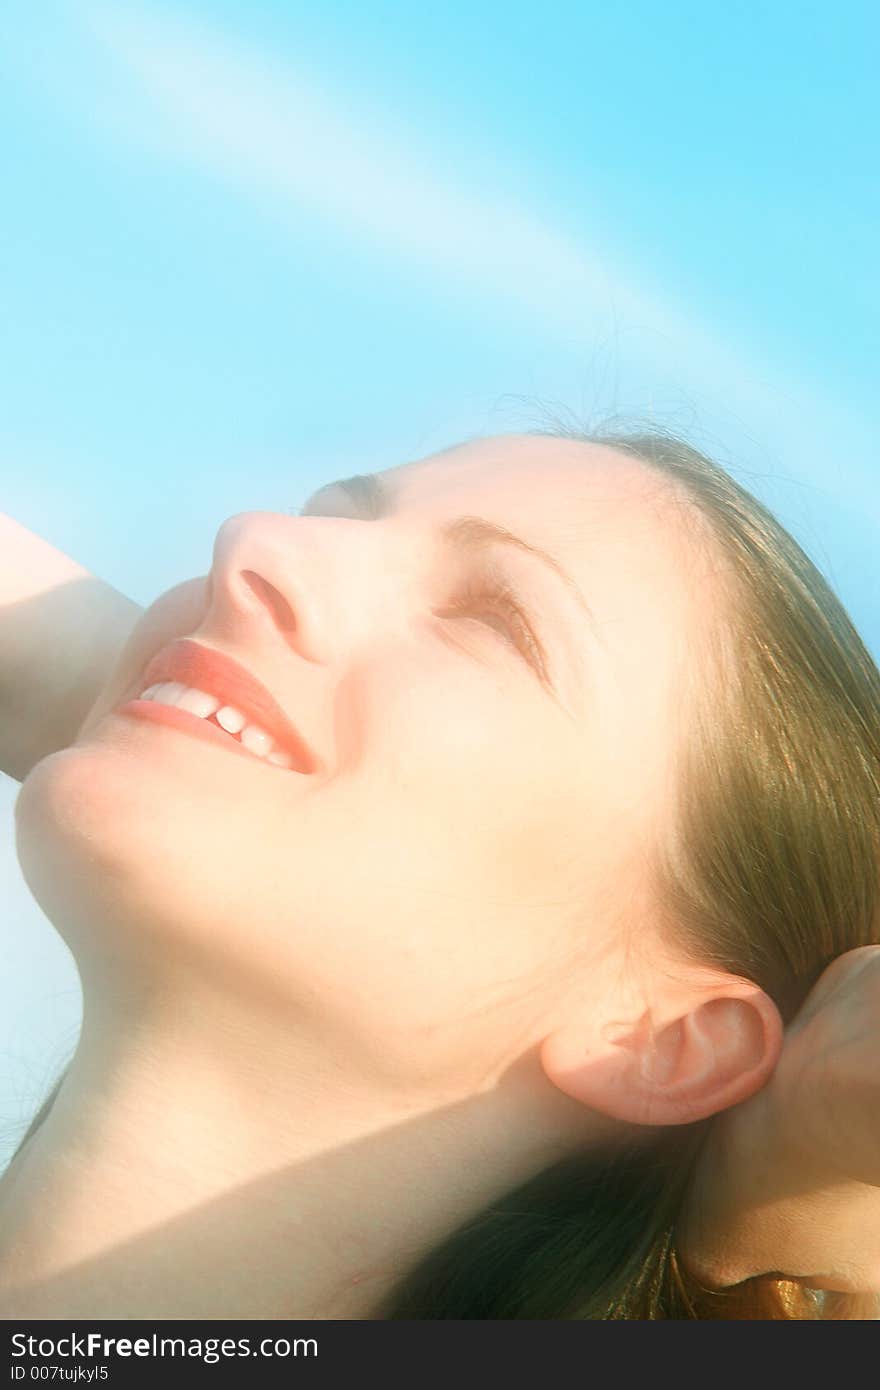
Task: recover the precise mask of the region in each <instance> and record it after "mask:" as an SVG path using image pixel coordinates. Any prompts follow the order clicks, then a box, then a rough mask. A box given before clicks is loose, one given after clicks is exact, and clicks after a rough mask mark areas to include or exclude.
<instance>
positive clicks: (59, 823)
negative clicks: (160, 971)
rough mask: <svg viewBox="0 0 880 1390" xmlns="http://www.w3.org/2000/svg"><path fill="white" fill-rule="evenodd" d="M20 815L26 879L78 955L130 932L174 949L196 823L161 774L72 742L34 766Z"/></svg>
mask: <svg viewBox="0 0 880 1390" xmlns="http://www.w3.org/2000/svg"><path fill="white" fill-rule="evenodd" d="M14 811H15V843H16V853H17V855H18V861H19V864H20V866H21V871H22V874H23V876H24V879H25V882H26V883H27V886H28V888H29V889H30V891H31V893H32V894H33V896H34V898H35V899H36V901H37V903H38V904H39V906H40V908H41V909H42V910H43V912H44V913H45V914H46V916H47V917H48V918H49V920H50V921H51V922H52V923H53V925H54V926H55V927H56V929H57V931H58V932H59V934H60V935H61V936H62V937H63V938H64V940H65V941H66V942H67V944H68V945H69V946H70V948H71V950H73V951H74V953H75V954H76V953H77V948H78V947H79V946H82V945H83V944H84V942H86V941H89V942H94V940H95V938H96V935H98V936H100V935H101V934H102V933H106V932H112V933H113V938H114V941H115V942H116V943H117V944H118V943H119V941H120V936H121V935H122V936H124V934H125V933H126V931H130V932H132V933H133V935H134V936H135V937H137V938H139V939H140V942H141V944H143V941H144V936H143V933H145V932H146V933H148V934H150V935H153V936H156V935H162V936H163V937H165V940H166V945H167V930H168V929H169V928H171V926H172V924H173V930H174V931H175V932H177V933H178V934H179V923H180V922H181V920H183V921H187V920H188V916H187V904H186V888H187V883H188V882H189V881H191V880H192V879H193V859H194V855H193V844H192V826H193V824H194V823H195V824H197V823H198V822H194V820H193V816H194V814H195V811H194V809H193V808H192V807H191V806H190V805H188V804H183V805H174V803H173V801H172V800H171V798H170V796H169V789H168V785H167V779H163V778H162V777H161V776H160V775H159V769H158V768H155V767H154V768H150V767H144V766H143V765H142V760H141V765H140V766H137V767H135V766H134V760H133V759H132V758H131V756H130V755H128V756H126V754H125V752H124V751H122V750H120V749H119V748H115V747H113V748H111V747H110V746H108V745H102V744H101V743H82V744H72V745H71V746H70V747H69V748H63V749H61V750H59V751H58V752H57V753H51V754H49V756H48V757H45V758H42V759H41V760H40V762H38V763H36V764H35V765H34V766H33V767H32V768H31V770H30V772H29V773H28V775H27V777H26V778H25V779H24V781H23V782H22V784H21V787H20V789H19V792H18V796H17V797H16V800H15V807H14ZM202 811H203V813H204V804H203V806H202ZM187 825H188V826H189V828H190V837H189V841H188V840H187V835H186V833H185V827H186V826H187ZM208 834H209V831H208V830H207V829H206V830H205V836H207V835H208ZM220 886H222V885H220ZM203 896H204V894H203ZM163 897H164V899H165V901H164V904H163V901H162V900H163ZM202 906H203V907H204V902H203V904H202ZM163 922H164V923H165V928H166V929H165V930H163Z"/></svg>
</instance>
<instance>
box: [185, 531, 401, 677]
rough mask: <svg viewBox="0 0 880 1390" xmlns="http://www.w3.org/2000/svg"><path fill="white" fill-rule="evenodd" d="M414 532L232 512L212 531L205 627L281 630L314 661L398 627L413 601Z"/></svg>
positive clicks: (239, 631)
mask: <svg viewBox="0 0 880 1390" xmlns="http://www.w3.org/2000/svg"><path fill="white" fill-rule="evenodd" d="M415 548H416V547H415V544H414V538H413V537H411V536H410V537H404V535H403V534H402V533H401V532H400V531H399V530H398V529H396V528H395V527H394V525H393V523H391V522H389V521H384V520H383V521H382V522H378V521H360V520H354V519H351V518H347V517H326V516H320V517H286V516H283V515H281V514H279V513H277V512H239V513H237V514H236V515H235V516H231V517H229V518H228V520H226V521H224V522H223V524H222V526H221V527H220V529H219V530H218V532H217V536H216V539H215V542H214V554H213V560H212V565H211V576H210V580H211V583H210V595H211V598H210V606H211V609H212V610H213V612H212V618H213V621H212V623H211V627H212V630H214V631H217V630H220V631H222V633H223V636H224V638H226V639H227V640H229V641H230V643H232V642H236V641H241V642H242V644H243V645H245V644H246V642H247V640H248V635H249V636H250V639H251V640H253V638H254V636H255V635H256V634H255V632H254V629H255V628H257V629H259V630H260V631H261V632H262V633H263V634H264V635H265V637H266V638H267V639H269V638H270V637H274V638H275V639H276V640H277V637H278V636H279V634H280V635H281V636H283V638H284V640H285V641H286V642H287V643H288V644H289V645H290V647H292V648H293V650H294V651H296V652H297V654H298V655H299V656H300V657H301V658H303V659H305V660H307V661H311V662H317V663H322V664H326V663H331V662H332V661H334V660H335V659H337V658H338V657H339V656H340V655H341V653H342V652H343V651H344V650H345V649H346V647H347V646H349V645H351V644H355V643H358V642H363V641H365V640H367V638H368V636H369V637H372V638H375V637H376V636H377V635H379V632H380V629H381V628H384V629H385V630H386V631H388V630H390V629H391V628H395V627H399V625H400V624H402V623H404V622H405V621H406V620H407V616H406V615H407V612H408V611H409V606H410V605H411V603H412V597H411V595H412V593H413V583H414V577H415V571H416V567H417V565H418V560H417V559H416V555H415Z"/></svg>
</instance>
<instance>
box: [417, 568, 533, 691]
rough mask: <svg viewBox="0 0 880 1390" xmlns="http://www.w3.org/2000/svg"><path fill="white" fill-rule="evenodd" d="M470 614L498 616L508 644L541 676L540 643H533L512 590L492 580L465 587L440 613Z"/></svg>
mask: <svg viewBox="0 0 880 1390" xmlns="http://www.w3.org/2000/svg"><path fill="white" fill-rule="evenodd" d="M474 612H483V613H492V614H494V615H495V616H497V617H499V618H500V619H501V620H502V623H503V626H504V630H505V632H506V633H507V638H508V642H509V644H510V645H511V646H514V647H515V648H516V649H517V650H518V651H519V652H520V653H521V654H522V655H523V656H524V657H525V658H526V660H527V661H528V662H529V664H530V665H531V666H533V667H534V668H535V670H536V671H537V672H538V673H539V675H541V674H543V673H544V652H543V649H542V647H541V644H540V643H539V642H538V641H537V639H536V637H535V634H534V632H533V631H532V628H531V625H530V623H529V622H528V620H527V618H526V616H525V614H524V613H523V611H522V608H521V607H520V605H519V603H518V602H517V600H516V597H515V596H514V594H513V592H512V590H510V589H509V588H508V587H507V585H506V584H505V583H504V582H503V581H493V582H492V583H491V584H489V585H485V584H484V585H482V586H480V587H477V586H475V585H473V584H468V585H467V586H466V588H465V589H464V590H462V592H461V593H459V595H458V597H457V598H456V599H455V601H454V602H453V603H452V604H450V606H449V607H448V608H446V609H444V610H443V613H445V614H449V613H452V614H453V615H454V616H458V615H460V614H471V613H474ZM441 616H442V614H441ZM511 638H512V639H513V640H512V641H511V640H510V639H511Z"/></svg>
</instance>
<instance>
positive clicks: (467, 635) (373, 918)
mask: <svg viewBox="0 0 880 1390" xmlns="http://www.w3.org/2000/svg"><path fill="white" fill-rule="evenodd" d="M378 477H379V479H380V481H381V484H382V486H383V489H384V490H385V492H386V493H387V495H388V498H389V499H390V500H389V508H390V509H389V511H388V513H387V515H381V516H373V515H370V514H369V513H368V512H366V511H361V510H359V509H358V505H357V504H356V502H355V500H354V499H353V498H352V496H350V495H348V494H347V492H346V491H345V490H344V489H343V488H340V487H339V486H334V485H328V486H326V487H324V488H321V489H320V490H319V491H318V492H317V493H315V494H313V497H312V499H311V501H310V503H309V504H308V506H307V507H306V508H305V509H304V514H303V515H301V516H299V517H293V518H292V517H289V516H287V515H282V514H280V513H273V512H245V513H241V514H240V515H237V516H234V517H231V518H230V519H229V520H228V521H227V522H225V524H224V525H223V526H222V527H221V528H220V531H219V533H218V536H217V539H216V543H215V546H214V554H213V561H212V564H211V568H210V572H209V573H208V574H207V575H205V576H202V577H200V578H196V579H192V580H188V581H186V582H185V583H183V584H181V585H178V586H177V587H175V588H173V589H171V590H170V591H169V592H168V593H166V594H164V595H163V596H162V597H160V598H159V599H157V601H156V602H155V603H154V604H153V605H152V606H151V607H150V608H149V609H148V610H147V611H146V612H145V613H144V614H143V616H142V618H141V619H140V621H139V623H138V624H137V627H136V628H135V630H134V631H133V633H132V634H131V637H130V640H129V641H128V643H127V645H126V647H125V649H124V651H123V652H122V654H121V657H120V660H119V662H118V665H117V667H116V669H115V671H114V673H113V675H112V678H111V680H110V681H109V683H108V685H107V687H106V689H105V690H104V692H103V693H102V696H101V698H100V699H99V700H98V701H97V703H96V705H95V706H94V708H93V709H92V711H91V712H90V714H89V717H88V718H87V720H86V721H85V724H84V725H83V727H82V729H81V730H80V733H79V735H78V737H77V739H76V741H75V743H74V744H73V745H72V746H71V747H69V748H67V749H64V750H63V751H61V752H58V753H55V754H53V755H51V756H50V757H48V758H46V759H44V760H43V761H42V762H41V763H39V764H37V766H36V767H35V768H34V769H33V770H32V772H31V773H30V775H29V776H28V778H27V779H26V781H25V783H24V784H23V786H22V789H21V792H20V794H19V798H18V802H17V805H16V813H17V822H18V834H19V841H18V843H19V856H20V859H21V862H22V867H23V869H24V872H25V875H26V877H27V879H28V881H29V883H30V884H31V887H32V890H33V891H34V893H35V896H36V897H37V899H38V901H39V902H40V903H41V905H42V906H43V907H44V910H45V911H46V912H47V915H49V916H50V917H51V918H52V920H53V921H55V922H56V924H57V925H58V926H59V928H60V929H61V930H62V931H63V932H64V934H65V935H66V937H67V939H68V940H69V942H70V944H71V947H72V949H73V950H74V952H75V954H76V956H77V958H78V960H79V962H80V967H81V969H82V970H83V979H84V982H87V981H88V980H89V979H90V978H91V977H93V976H94V977H95V978H102V977H105V976H106V975H107V972H108V971H110V970H111V968H112V969H114V970H120V971H122V973H123V974H125V973H126V972H128V973H129V974H134V975H136V976H137V977H138V978H139V979H140V980H141V981H143V982H144V983H145V984H147V985H154V984H155V985H156V986H157V987H159V986H161V988H162V990H163V991H165V992H166V993H167V992H170V993H171V994H172V995H173V992H174V990H175V988H176V987H177V985H178V984H179V986H180V989H181V991H183V989H184V983H183V982H184V981H185V982H186V986H185V988H186V989H187V990H188V991H190V992H191V991H192V989H193V988H194V984H193V982H194V981H196V982H198V987H204V988H205V989H206V990H207V989H211V990H213V989H215V988H216V989H218V990H223V991H226V992H229V993H234V994H235V995H236V996H237V998H238V999H239V1000H240V1001H244V1002H245V1003H246V1004H247V1005H248V1006H250V1005H251V1004H253V1005H254V1006H259V1007H260V1008H267V1009H271V1010H273V1011H274V1010H275V1009H276V1008H277V1009H279V1010H281V1016H282V1017H285V1018H287V1019H288V1020H289V1021H290V1023H291V1025H295V1026H296V1028H297V1030H298V1031H299V1032H300V1033H306V1034H308V1035H310V1036H311V1037H313V1038H314V1039H315V1040H316V1042H320V1044H321V1046H322V1047H324V1048H327V1047H329V1048H332V1050H333V1051H334V1053H336V1054H338V1055H339V1057H340V1058H341V1059H342V1062H343V1063H344V1065H345V1067H346V1068H347V1069H348V1070H349V1072H350V1071H351V1070H352V1069H354V1070H356V1071H362V1072H363V1073H364V1075H365V1076H367V1077H369V1078H371V1079H372V1080H373V1081H374V1082H375V1081H379V1080H381V1081H383V1082H384V1081H387V1082H388V1083H389V1084H391V1085H394V1086H396V1087H401V1086H402V1087H404V1088H410V1087H411V1088H412V1089H414V1090H416V1091H417V1090H418V1089H419V1088H420V1087H422V1086H427V1085H431V1086H433V1087H435V1088H436V1087H437V1086H444V1087H445V1086H448V1087H449V1088H450V1090H456V1089H458V1088H459V1087H461V1086H473V1085H475V1084H478V1083H480V1082H481V1081H484V1080H485V1079H486V1078H489V1077H493V1076H494V1075H496V1074H498V1072H499V1071H500V1070H501V1069H502V1068H503V1067H504V1066H505V1065H506V1064H508V1063H510V1062H512V1061H513V1060H514V1059H515V1058H516V1057H517V1056H519V1055H520V1054H521V1052H522V1051H523V1049H524V1048H525V1047H527V1046H528V1045H529V1043H530V1042H537V1041H539V1040H540V1038H541V1037H543V1036H544V1035H545V1034H546V1033H547V1031H548V1030H549V1027H550V1026H551V1024H552V1023H553V1022H555V1021H556V1020H558V1018H559V1017H560V1011H561V1010H562V1009H564V1007H566V1004H567V1001H569V1000H570V999H571V997H572V991H576V992H577V995H578V998H579V999H580V1000H581V1001H586V1002H589V1001H592V1004H591V1006H595V1007H596V1008H600V1007H601V990H602V987H603V986H602V981H603V980H606V979H607V975H606V974H604V973H603V972H604V971H605V970H606V968H608V967H609V966H610V967H611V968H616V965H617V962H618V956H617V952H618V950H619V949H622V945H621V940H622V938H621V933H620V930H619V922H618V921H617V918H618V916H619V915H620V914H621V913H622V914H623V917H624V919H625V921H626V923H627V925H628V926H629V927H635V928H636V930H637V931H640V930H645V931H646V930H647V927H646V926H644V927H643V925H642V924H641V922H638V921H633V920H631V919H628V917H627V914H628V912H629V911H630V910H632V911H633V912H634V911H636V909H635V906H634V904H635V899H636V895H637V890H638V887H639V879H638V876H639V872H640V868H639V866H640V862H641V860H640V853H641V852H642V851H644V848H645V846H646V843H647V837H648V835H649V834H650V833H651V829H652V827H653V826H655V825H656V824H657V823H658V817H662V813H663V809H664V806H668V805H669V798H670V780H669V779H670V758H671V755H672V753H673V751H674V745H675V738H676V732H675V731H676V729H677V727H678V724H677V717H678V704H679V702H678V696H677V691H678V690H679V682H680V680H681V672H682V670H683V667H684V663H685V662H686V660H687V646H688V643H687V634H688V633H689V632H690V631H692V621H693V619H692V614H691V608H690V604H691V602H692V599H691V598H689V592H688V570H687V567H686V565H684V564H683V559H682V557H683V553H684V549H685V545H684V544H683V542H682V533H681V530H680V528H679V527H678V524H677V522H676V520H675V514H674V512H673V510H672V508H671V507H669V506H668V505H666V503H665V502H664V497H665V495H666V494H665V491H664V487H663V484H662V483H661V482H660V480H659V479H658V477H657V475H655V474H653V473H652V472H651V471H650V470H648V469H647V468H646V467H644V466H643V465H641V464H640V463H638V462H637V461H636V460H633V459H630V458H628V457H627V456H625V455H619V454H616V453H613V452H611V451H609V450H606V449H601V448H598V447H596V446H589V445H585V444H582V443H578V442H574V441H566V440H558V439H550V438H541V437H532V436H525V435H523V436H518V435H507V436H500V437H496V438H491V439H486V440H481V441H478V442H473V443H468V444H466V445H462V446H460V447H458V448H456V449H452V450H448V451H446V452H444V453H441V454H439V455H436V456H433V457H429V458H427V459H424V460H420V461H417V462H415V463H409V464H404V465H401V466H399V467H395V468H391V469H388V470H386V471H385V472H383V473H381V474H379V475H378ZM465 515H466V516H469V517H482V518H485V519H486V520H488V521H489V522H491V523H492V525H493V526H496V527H503V528H505V529H506V530H507V531H509V532H511V533H512V534H513V535H514V536H517V537H520V538H522V539H523V540H524V541H526V542H528V543H529V544H530V545H533V546H536V547H540V548H541V549H543V550H544V551H546V552H547V554H548V555H549V556H551V557H552V559H553V561H554V562H555V564H556V566H559V567H561V569H563V570H564V571H565V572H566V573H567V574H568V576H570V580H571V583H570V584H569V583H567V582H566V581H565V580H564V579H563V578H561V577H560V575H559V573H558V572H557V571H556V570H554V568H552V567H551V566H550V565H548V564H546V563H544V562H542V561H541V560H540V559H538V558H537V557H536V556H534V555H532V554H529V553H528V552H527V551H526V549H525V548H524V547H520V546H519V545H513V544H500V543H494V544H491V545H485V546H484V548H482V549H480V548H478V547H477V545H476V543H475V541H472V542H471V543H469V544H467V545H466V544H464V542H462V545H461V547H460V548H453V545H452V543H451V541H449V540H447V539H444V528H448V527H449V525H450V523H451V522H453V521H454V520H455V519H456V518H459V517H461V516H465ZM460 529H461V530H462V533H463V534H464V532H463V528H460ZM471 534H472V536H473V537H475V536H476V535H477V528H476V526H473V525H472V527H471ZM499 583H503V584H504V585H505V586H506V587H507V588H508V589H509V591H510V593H511V595H512V597H513V601H514V602H515V603H516V604H517V605H518V607H519V609H520V610H521V613H522V617H521V618H518V617H517V616H516V615H515V613H514V611H513V610H512V609H511V610H509V611H508V610H506V609H505V606H504V600H503V599H502V598H501V597H498V596H497V595H496V594H495V590H496V589H497V587H498V584H499ZM468 591H470V592H471V594H472V597H471V598H470V599H467V598H466V596H467V593H468ZM578 594H579V595H580V597H578ZM465 601H466V603H467V606H464V605H465ZM457 603H461V604H462V607H461V610H460V611H458V610H457V609H456V608H455V605H456V604H457ZM588 611H589V613H591V614H592V619H591V618H590V617H589V616H588ZM290 615H292V619H293V621H291V616H290ZM529 630H530V632H531V635H532V638H533V639H534V640H535V641H536V642H537V643H538V644H539V645H540V648H541V649H542V651H543V653H544V658H545V661H546V669H545V671H542V670H540V669H539V667H540V664H541V663H540V658H536V656H535V655H534V652H530V650H529V643H530V638H529V636H528V635H527V632H528V631H529ZM180 637H188V638H192V639H193V640H195V641H196V642H198V643H201V644H203V645H204V646H206V647H209V648H213V649H215V650H218V651H221V652H223V653H226V654H228V655H230V656H232V657H233V658H234V659H235V660H236V661H237V662H239V663H240V664H241V665H243V666H245V667H247V668H248V670H249V671H251V672H252V673H253V674H254V675H255V676H256V677H257V678H258V679H259V680H260V681H261V682H262V684H263V685H264V686H266V687H267V689H268V690H269V691H270V692H271V693H272V694H273V695H274V697H275V699H276V700H277V702H278V703H279V704H280V705H281V707H282V709H283V710H284V711H285V713H286V714H287V715H288V716H289V718H290V719H291V721H292V722H293V724H294V725H295V726H296V728H297V730H298V731H299V733H300V734H301V735H302V737H303V738H304V740H305V741H306V743H307V744H308V745H309V746H310V748H311V749H312V751H313V753H314V754H315V755H316V757H317V758H318V760H319V764H320V767H319V770H318V771H317V772H314V773H311V774H309V775H303V774H301V773H297V772H295V771H293V770H290V771H287V770H283V769H279V768H277V767H273V766H270V765H267V764H265V763H263V762H261V761H259V760H258V759H257V758H256V757H244V756H240V755H238V754H234V753H232V752H229V751H227V749H226V748H224V747H222V746H220V745H219V744H217V745H216V746H215V744H214V743H209V742H207V741H204V740H201V739H197V738H192V737H190V736H188V735H187V734H185V733H183V732H181V731H180V730H178V729H174V728H169V727H164V726H162V725H160V724H158V723H153V722H148V721H146V720H138V719H135V718H132V717H130V716H128V715H122V714H120V713H118V712H117V711H118V707H119V706H120V705H121V704H123V703H125V702H126V701H128V700H130V699H133V698H137V697H138V696H139V695H140V693H141V690H142V689H143V688H144V686H145V685H146V684H147V683H148V682H146V681H145V680H143V678H142V676H143V671H144V669H145V668H146V666H147V663H148V662H149V661H150V660H151V659H152V658H153V656H154V655H155V654H156V652H157V651H159V650H160V649H161V648H162V647H163V646H165V645H166V644H167V643H169V642H171V641H173V640H175V639H177V638H180ZM536 662H537V665H536V664H535V663H536ZM572 953H576V957H577V967H576V969H574V970H572V968H571V964H570V960H571V958H572ZM190 997H191V993H190Z"/></svg>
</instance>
